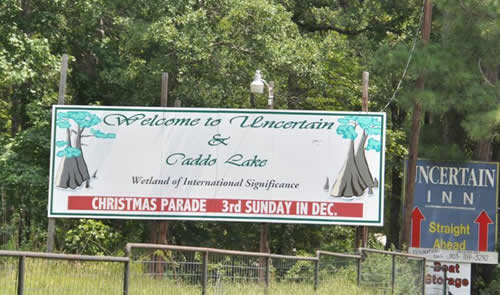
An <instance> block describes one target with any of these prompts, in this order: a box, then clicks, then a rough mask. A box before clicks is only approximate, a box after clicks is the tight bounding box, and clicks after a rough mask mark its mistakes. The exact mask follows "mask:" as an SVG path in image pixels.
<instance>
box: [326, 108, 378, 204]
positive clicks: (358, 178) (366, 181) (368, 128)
mask: <svg viewBox="0 0 500 295" xmlns="http://www.w3.org/2000/svg"><path fill="white" fill-rule="evenodd" d="M338 122H339V123H340V125H339V126H338V127H337V134H339V135H342V138H344V139H349V140H350V143H349V149H348V151H347V158H346V161H345V163H344V166H343V167H342V169H341V170H340V172H339V173H338V174H337V178H336V180H335V183H334V184H333V186H332V189H331V190H330V195H331V196H332V197H353V196H357V197H359V196H362V195H363V193H364V192H365V190H366V189H367V188H368V189H369V193H371V191H372V188H374V187H378V180H377V179H376V178H373V176H372V174H371V172H370V168H369V167H368V162H367V161H366V155H365V150H374V151H376V152H380V150H381V147H382V144H381V142H380V140H379V139H375V138H369V137H370V136H372V137H379V136H380V135H381V128H380V119H378V118H368V117H358V116H346V117H344V118H340V119H339V120H338ZM358 127H359V128H358ZM356 129H361V130H360V131H361V132H362V135H361V138H360V139H359V141H358V143H357V144H356V143H355V140H356V138H357V137H358V132H357V131H356Z"/></svg>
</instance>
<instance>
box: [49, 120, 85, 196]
mask: <svg viewBox="0 0 500 295" xmlns="http://www.w3.org/2000/svg"><path fill="white" fill-rule="evenodd" d="M82 132H83V130H78V132H77V138H76V143H75V147H76V148H78V149H80V151H81V150H82V147H81V146H82V142H81V141H82ZM67 140H68V145H69V146H71V130H69V128H68V131H67ZM89 179H90V174H89V170H88V168H87V163H85V159H84V158H83V151H82V153H81V154H80V156H78V157H71V158H68V157H64V158H63V159H62V160H61V163H60V164H59V168H58V169H57V175H56V186H58V187H61V188H71V189H75V188H77V187H79V186H81V185H82V184H83V183H84V182H85V181H87V180H89Z"/></svg>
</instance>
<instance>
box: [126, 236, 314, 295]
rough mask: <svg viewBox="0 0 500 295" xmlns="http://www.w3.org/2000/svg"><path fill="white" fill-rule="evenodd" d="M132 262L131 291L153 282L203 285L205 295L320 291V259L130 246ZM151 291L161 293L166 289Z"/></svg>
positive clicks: (156, 246)
mask: <svg viewBox="0 0 500 295" xmlns="http://www.w3.org/2000/svg"><path fill="white" fill-rule="evenodd" d="M126 249H127V255H128V256H129V258H130V268H131V269H132V270H131V272H130V276H132V277H133V279H130V282H131V284H133V285H134V286H131V289H134V290H135V289H143V288H144V287H145V286H143V285H142V282H147V281H148V280H150V279H151V278H157V279H160V278H161V279H164V280H166V281H168V282H170V283H171V285H175V284H182V285H184V286H185V284H191V286H192V287H193V288H196V287H197V286H199V287H200V288H201V290H200V291H201V294H207V292H208V291H209V290H210V291H212V292H213V293H216V294H217V293H222V292H226V293H227V291H230V292H231V294H232V293H235V292H239V291H242V290H245V291H246V290H251V291H252V290H253V291H254V292H256V293H260V292H265V291H266V290H268V289H269V287H270V285H271V281H273V282H275V283H292V284H293V283H300V284H309V285H310V286H311V292H312V291H313V289H314V287H315V286H317V285H316V284H315V282H317V272H315V271H314V270H315V269H317V265H318V263H319V259H318V258H317V257H304V256H287V255H277V254H268V253H260V252H244V251H233V250H221V249H213V248H202V247H186V246H174V245H156V244H138V243H131V244H127V248H126ZM147 284H148V286H150V287H151V286H154V285H156V286H157V287H156V288H155V289H154V290H150V291H151V292H152V293H154V294H163V292H165V288H164V286H163V284H160V283H158V284H151V283H149V282H148V283H147Z"/></svg>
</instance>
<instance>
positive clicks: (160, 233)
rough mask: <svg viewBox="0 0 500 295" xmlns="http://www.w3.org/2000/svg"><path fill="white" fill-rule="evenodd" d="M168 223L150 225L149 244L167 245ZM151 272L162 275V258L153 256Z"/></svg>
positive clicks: (164, 86) (164, 85) (164, 89)
mask: <svg viewBox="0 0 500 295" xmlns="http://www.w3.org/2000/svg"><path fill="white" fill-rule="evenodd" d="M167 104H168V73H162V75H161V97H160V106H161V107H167ZM168 225H169V223H168V221H167V220H154V221H153V222H152V224H151V243H153V244H163V245H165V244H168ZM152 260H153V268H152V272H153V273H155V274H162V273H163V258H162V257H160V256H157V255H153V257H152Z"/></svg>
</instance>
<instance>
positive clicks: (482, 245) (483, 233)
mask: <svg viewBox="0 0 500 295" xmlns="http://www.w3.org/2000/svg"><path fill="white" fill-rule="evenodd" d="M474 223H478V224H479V233H478V242H477V248H478V250H479V251H488V224H493V221H492V220H491V218H490V217H489V216H488V213H486V211H484V210H482V211H481V213H480V214H479V215H478V216H477V218H476V220H474Z"/></svg>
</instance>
